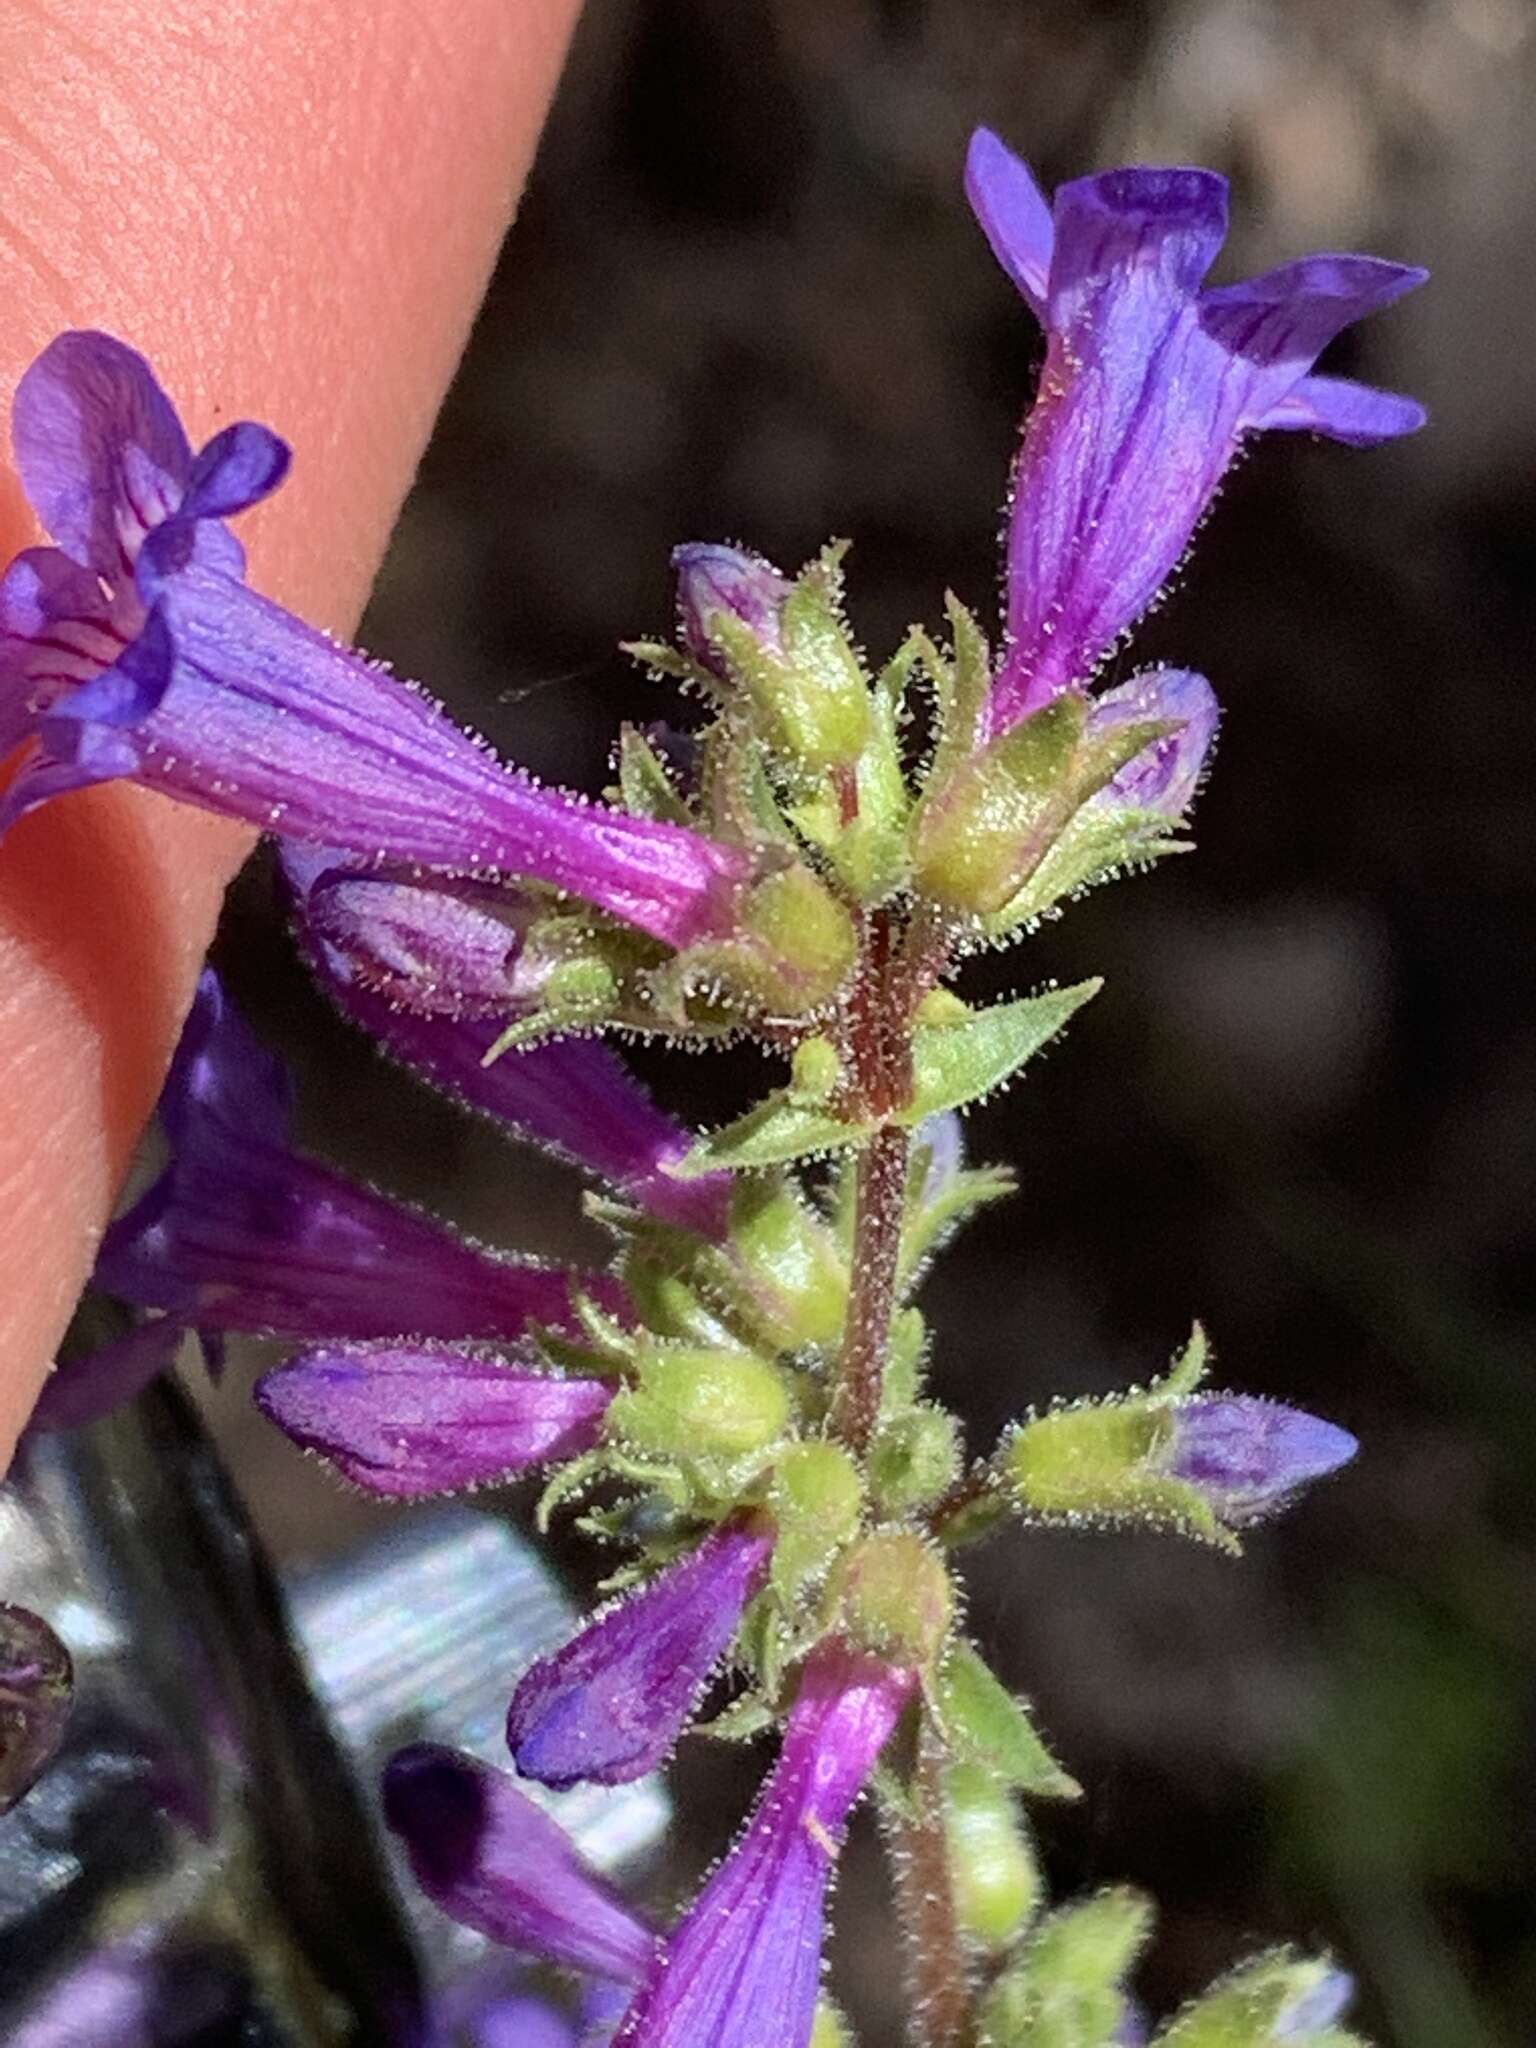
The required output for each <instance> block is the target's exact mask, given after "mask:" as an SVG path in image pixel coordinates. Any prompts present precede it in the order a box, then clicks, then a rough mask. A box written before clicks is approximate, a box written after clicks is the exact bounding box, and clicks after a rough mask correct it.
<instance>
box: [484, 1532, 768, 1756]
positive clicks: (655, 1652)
mask: <svg viewBox="0 0 1536 2048" xmlns="http://www.w3.org/2000/svg"><path fill="white" fill-rule="evenodd" d="M772 1552H773V1530H772V1529H771V1527H769V1526H767V1525H766V1524H765V1523H764V1522H763V1521H762V1520H761V1519H760V1518H758V1517H755V1516H752V1517H747V1518H744V1519H742V1520H739V1521H734V1522H726V1523H724V1524H723V1525H722V1526H721V1527H720V1528H719V1529H717V1530H716V1531H715V1532H714V1534H713V1535H711V1536H708V1537H706V1538H705V1540H704V1542H702V1543H701V1544H700V1545H699V1547H698V1549H697V1550H695V1551H693V1552H692V1553H691V1554H690V1555H689V1556H687V1557H685V1558H683V1559H682V1560H681V1561H680V1562H679V1563H677V1564H674V1565H669V1566H668V1568H667V1569H666V1570H665V1571H663V1572H660V1573H658V1575H657V1576H656V1577H655V1578H654V1579H652V1580H651V1581H650V1583H649V1584H648V1585H646V1586H643V1587H641V1588H640V1590H639V1591H638V1592H634V1593H629V1594H626V1595H625V1596H624V1598H623V1599H621V1600H619V1601H616V1602H615V1603H614V1605H613V1606H611V1607H609V1608H608V1609H607V1610H606V1612H604V1613H602V1614H599V1615H598V1616H597V1618H596V1619H595V1620H594V1621H591V1622H589V1623H588V1624H587V1626H586V1627H585V1628H584V1629H583V1630H582V1631H581V1633H580V1634H579V1635H578V1636H576V1637H575V1638H574V1640H572V1641H571V1642H569V1643H567V1644H566V1645H565V1647H564V1649H562V1650H557V1651H555V1653H554V1654H553V1656H549V1657H541V1658H540V1659H539V1661H538V1662H537V1663H536V1664H535V1665H534V1666H533V1667H532V1669H531V1670H529V1672H528V1673H527V1674H526V1676H525V1677H524V1678H523V1679H522V1681H521V1682H520V1684H519V1685H518V1688H517V1690H516V1692H515V1693H514V1694H513V1695H512V1705H511V1707H510V1709H509V1711H508V1714H507V1747H508V1748H509V1749H510V1750H511V1752H512V1756H513V1760H514V1761H515V1762H516V1764H517V1768H518V1769H519V1771H521V1773H522V1774H523V1776H524V1777H525V1778H536V1779H538V1780H539V1781H540V1783H542V1784H545V1785H552V1786H554V1787H555V1788H556V1789H557V1790H563V1789H564V1788H565V1787H567V1786H570V1785H576V1784H580V1783H581V1782H582V1781H583V1780H590V1781H592V1782H593V1783H596V1784H599V1785H621V1784H624V1783H625V1782H627V1781H628V1780H629V1779H631V1778H639V1777H643V1776H644V1775H645V1773H646V1772H647V1771H651V1770H655V1769H656V1768H657V1767H658V1766H659V1765H661V1764H662V1763H664V1762H665V1761H666V1759H667V1757H668V1756H670V1755H671V1753H672V1750H673V1748H674V1747H675V1745H676V1742H677V1738H678V1736H679V1735H680V1734H681V1733H682V1731H683V1728H684V1726H685V1725H686V1723H687V1722H688V1720H689V1718H690V1717H691V1715H692V1714H693V1711H694V1709H695V1707H697V1705H698V1703H699V1698H700V1695H701V1694H702V1693H703V1690H704V1688H705V1686H706V1685H707V1684H708V1682H709V1679H710V1675H711V1673H712V1672H713V1671H714V1668H715V1666H716V1665H717V1664H718V1663H719V1661H720V1659H721V1657H723V1656H724V1654H725V1652H726V1649H727V1647H728V1646H729V1644H730V1641H731V1638H732V1637H733V1636H734V1635H735V1633H736V1630H737V1627H738V1626H739V1624H740V1621H741V1615H742V1610H743V1608H744V1607H745V1606H746V1604H747V1602H748V1601H749V1600H750V1599H751V1598H752V1596H753V1594H754V1593H756V1592H757V1590H758V1588H759V1587H760V1586H761V1585H762V1583H763V1580H764V1578H765V1577H766V1576H767V1571H768V1560H769V1557H770V1556H771V1555H772Z"/></svg>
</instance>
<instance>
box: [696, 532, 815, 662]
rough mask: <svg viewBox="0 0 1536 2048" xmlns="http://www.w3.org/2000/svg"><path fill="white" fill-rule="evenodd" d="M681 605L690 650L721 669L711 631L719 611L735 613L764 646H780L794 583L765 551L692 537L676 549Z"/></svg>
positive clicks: (698, 658) (774, 648)
mask: <svg viewBox="0 0 1536 2048" xmlns="http://www.w3.org/2000/svg"><path fill="white" fill-rule="evenodd" d="M672 567H673V568H674V569H675V570H676V571H677V610H678V618H679V621H680V623H681V626H682V633H683V640H684V643H685V645H686V646H687V648H688V651H689V652H690V653H691V654H692V655H693V656H694V658H695V659H696V660H697V661H699V662H701V663H702V664H703V665H704V667H705V668H707V669H711V670H714V671H715V672H716V673H718V672H719V671H720V669H721V658H720V654H719V651H718V649H717V648H716V646H715V643H714V639H713V637H712V635H711V633H710V630H709V626H710V620H711V619H712V618H713V617H714V616H715V614H716V613H719V612H726V613H733V614H734V615H735V616H736V617H737V618H738V619H740V621H741V623H742V624H743V625H744V626H746V627H748V628H749V629H750V630H751V631H752V632H753V633H754V634H755V635H756V636H757V638H758V639H759V640H760V641H761V642H762V643H763V645H764V646H765V647H767V648H768V649H770V650H771V651H772V652H774V653H777V652H778V651H779V648H780V645H781V640H780V630H781V622H782V618H783V610H784V600H785V598H787V597H788V596H789V593H790V591H791V589H792V588H793V585H792V584H790V583H789V581H788V580H787V579H786V578H785V577H783V576H781V575H780V573H779V571H778V570H777V569H775V568H774V566H773V564H772V563H771V562H765V561H764V560H763V558H762V557H761V555H752V554H748V553H747V552H746V550H745V549H744V548H728V547H719V546H716V545H715V544H713V543H712V542H708V541H688V542H686V543H685V544H684V545H683V546H682V547H676V548H674V549H673V550H672Z"/></svg>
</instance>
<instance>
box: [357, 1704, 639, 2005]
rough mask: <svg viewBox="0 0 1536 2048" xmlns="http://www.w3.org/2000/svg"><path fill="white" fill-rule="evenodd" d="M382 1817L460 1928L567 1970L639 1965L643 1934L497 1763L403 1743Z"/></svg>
mask: <svg viewBox="0 0 1536 2048" xmlns="http://www.w3.org/2000/svg"><path fill="white" fill-rule="evenodd" d="M384 1817H385V1819H386V1820H387V1821H388V1823H389V1825H390V1827H391V1828H393V1829H394V1831H395V1833H396V1834H397V1835H399V1836H401V1837H402V1839H403V1840H404V1843H405V1847H406V1850H407V1853H408V1854H409V1856H410V1859H411V1868H412V1870H413V1871H414V1872H415V1875H416V1882H417V1883H418V1884H419V1885H420V1886H421V1888H422V1890H423V1891H424V1892H425V1893H426V1894H427V1896H428V1897H429V1898H430V1899H433V1900H434V1901H435V1902H436V1903H437V1905H439V1906H440V1907H441V1908H442V1910H443V1911H444V1912H445V1913H447V1914H448V1915H450V1917H451V1918H453V1919H455V1920H458V1921H460V1922H461V1923H462V1924H463V1925H464V1926H466V1927H473V1928H475V1929H477V1930H478V1932H480V1933H481V1934H484V1935H486V1936H488V1937H489V1939H490V1940H492V1941H495V1942H500V1943H501V1944H502V1945H503V1946H504V1947H507V1948H515V1949H519V1950H521V1951H522V1952H523V1953H524V1954H526V1955H529V1956H534V1957H537V1958H539V1959H541V1960H543V1961H547V1962H552V1963H558V1964H562V1965H564V1966H565V1967H566V1968H567V1969H573V1970H589V1971H591V1972H592V1973H593V1974H594V1975H596V1976H600V1977H611V1978H615V1979H618V1980H620V1981H621V1982H624V1981H627V1982H633V1981H634V1980H635V1979H637V1978H638V1977H640V1976H641V1975H642V1974H643V1973H644V1971H645V1969H646V1967H647V1966H648V1964H649V1962H650V1959H651V1953H652V1950H653V1949H654V1947H655V1938H654V1936H653V1935H652V1934H651V1932H650V1930H649V1929H648V1928H647V1927H646V1926H645V1924H644V1922H643V1921H641V1920H640V1919H638V1918H637V1917H636V1916H635V1914H633V1913H632V1912H631V1911H630V1910H629V1908H628V1907H627V1906H626V1905H625V1904H624V1902H623V1900H622V1899H621V1898H620V1897H619V1895H618V1894H617V1892H615V1891H614V1890H613V1889H612V1888H611V1887H610V1886H609V1885H607V1884H605V1883H604V1882H603V1881H602V1879H601V1878H599V1877H597V1876H595V1875H594V1873H593V1872H591V1871H590V1870H588V1869H587V1867H586V1865H585V1864H584V1863H583V1862H582V1861H581V1858H580V1857H579V1856H578V1855H577V1853H576V1851H575V1849H574V1848H573V1847H572V1845H571V1842H570V1839H569V1837H568V1836H567V1835H566V1833H565V1831H564V1829H563V1828H561V1827H559V1826H558V1825H557V1824H556V1822H554V1821H552V1820H551V1819H550V1818H549V1816H548V1814H546V1813H544V1812H542V1811H541V1810H540V1808H539V1807H537V1806H535V1805H534V1803H533V1801H532V1800H531V1799H529V1798H528V1797H527V1796H526V1795H525V1794H524V1793H522V1792H519V1791H518V1789H517V1787H516V1786H515V1785H514V1784H513V1782H512V1780H511V1778H510V1777H509V1776H508V1775H507V1774H506V1773H505V1772H504V1771H495V1770H492V1769H491V1768H490V1766H489V1765H488V1764H482V1763H479V1762H477V1761H476V1760H475V1759H474V1758H473V1757H468V1756H460V1755H457V1754H455V1752H454V1751H453V1750H451V1749H441V1748H439V1747H437V1746H436V1745H435V1744H430V1743H419V1744H417V1745H416V1746H415V1747H413V1748H410V1749H403V1750H400V1751H398V1752H397V1754H396V1755H395V1756H393V1757H391V1759H390V1761H389V1763H388V1765H387V1766H386V1768H385V1772H384Z"/></svg>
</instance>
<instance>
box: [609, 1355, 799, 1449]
mask: <svg viewBox="0 0 1536 2048" xmlns="http://www.w3.org/2000/svg"><path fill="white" fill-rule="evenodd" d="M789 1418H790V1397H789V1388H788V1386H787V1384H786V1383H785V1379H784V1375H783V1374H782V1373H781V1372H779V1371H778V1369H777V1368H776V1367H774V1366H772V1365H770V1364H769V1363H768V1362H767V1361H766V1360H765V1359H761V1358H757V1357H755V1356H754V1355H753V1354H752V1353H751V1352H750V1351H735V1350H724V1349H721V1350H710V1349H704V1348H702V1347H700V1348H695V1347H691V1346H677V1347H675V1348H674V1347H670V1346H663V1345H655V1346H653V1347H652V1348H650V1349H649V1350H648V1351H647V1352H646V1353H645V1354H644V1355H643V1356H642V1358H641V1362H640V1368H639V1374H638V1378H637V1380H636V1383H635V1385H634V1386H632V1387H629V1388H626V1389H625V1391H624V1392H623V1393H621V1394H619V1395H617V1396H615V1398H614V1401H613V1405H612V1407H611V1408H610V1409H609V1411H608V1432H609V1434H610V1435H611V1436H616V1437H618V1438H619V1439H621V1440H622V1441H623V1442H624V1443H626V1444H628V1445H630V1446H632V1447H633V1448H634V1449H635V1450H638V1451H640V1452H643V1453H645V1454H647V1455H649V1456H651V1457H658V1458H677V1459H681V1460H684V1461H690V1460H694V1459H700V1458H715V1459H722V1460H732V1459H736V1458H743V1457H750V1456H751V1455H752V1454H753V1453H754V1452H757V1451H762V1450H766V1449H767V1447H768V1446H769V1445H770V1444H771V1443H773V1442H774V1441H775V1440H776V1439H777V1438H778V1437H780V1436H782V1435H783V1434H784V1431H785V1430H786V1428H787V1427H788V1425H789Z"/></svg>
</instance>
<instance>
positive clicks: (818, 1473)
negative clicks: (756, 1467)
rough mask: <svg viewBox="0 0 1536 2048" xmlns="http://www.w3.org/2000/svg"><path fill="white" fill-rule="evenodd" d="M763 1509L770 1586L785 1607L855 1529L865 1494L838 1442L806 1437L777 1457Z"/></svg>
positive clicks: (825, 1566) (826, 1567)
mask: <svg viewBox="0 0 1536 2048" xmlns="http://www.w3.org/2000/svg"><path fill="white" fill-rule="evenodd" d="M765 1505H766V1506H767V1509H768V1512H769V1514H770V1515H771V1516H772V1517H773V1520H774V1524H775V1526H776V1527H777V1529H778V1539H777V1541H776V1542H775V1544H774V1550H773V1562H772V1564H771V1565H770V1567H769V1584H770V1585H771V1586H772V1588H773V1590H774V1592H775V1593H776V1594H777V1596H778V1598H779V1600H780V1601H781V1602H782V1603H783V1604H784V1606H785V1607H790V1606H793V1605H794V1604H795V1602H796V1601H798V1600H799V1599H800V1598H801V1596H802V1595H803V1594H804V1593H805V1592H806V1590H807V1589H808V1588H809V1587H810V1586H812V1585H813V1584H814V1583H815V1582H816V1580H818V1579H819V1578H821V1577H822V1576H823V1575H824V1574H825V1573H826V1572H827V1571H828V1570H829V1569H830V1567H831V1566H832V1564H833V1562H834V1561H835V1559H836V1557H837V1554H838V1552H839V1551H840V1550H841V1549H842V1547H843V1545H844V1544H845V1543H847V1542H848V1540H849V1538H850V1537H851V1536H852V1535H853V1533H854V1531H855V1530H856V1529H857V1528H858V1526H859V1517H860V1515H861V1513H862V1511H863V1506H864V1490H863V1487H862V1485H861V1484H860V1481H859V1473H858V1467H857V1466H856V1465H855V1464H854V1462H853V1460H852V1458H850V1457H849V1455H848V1453H847V1452H846V1451H845V1450H844V1449H843V1448H842V1446H841V1445H840V1444H834V1443H828V1442H823V1441H821V1440H820V1439H817V1438H808V1439H807V1440H806V1441H805V1442H803V1443H797V1444H792V1445H791V1446H790V1447H789V1449H788V1450H786V1451H785V1452H784V1453H783V1454H782V1455H781V1456H780V1458H779V1459H778V1461H777V1463H776V1465H775V1467H774V1473H773V1478H772V1480H771V1481H770V1482H769V1486H768V1492H767V1497H766V1502H765Z"/></svg>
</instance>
